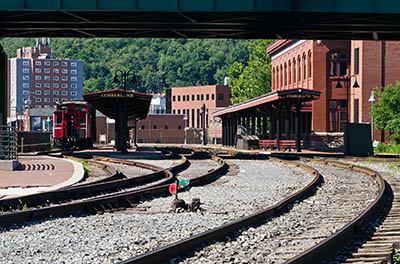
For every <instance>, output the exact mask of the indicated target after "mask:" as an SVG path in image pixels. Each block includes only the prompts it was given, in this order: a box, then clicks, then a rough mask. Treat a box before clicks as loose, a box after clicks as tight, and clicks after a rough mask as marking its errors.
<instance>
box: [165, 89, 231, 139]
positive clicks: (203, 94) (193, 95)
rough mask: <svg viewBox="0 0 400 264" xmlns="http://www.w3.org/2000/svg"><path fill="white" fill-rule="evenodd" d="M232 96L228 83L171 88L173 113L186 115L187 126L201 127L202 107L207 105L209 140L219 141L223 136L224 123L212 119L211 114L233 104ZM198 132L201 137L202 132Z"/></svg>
mask: <svg viewBox="0 0 400 264" xmlns="http://www.w3.org/2000/svg"><path fill="white" fill-rule="evenodd" d="M230 98H231V88H230V87H229V86H226V85H207V86H190V87H175V88H172V89H171V110H172V113H173V114H183V115H185V119H186V125H185V126H186V127H187V128H192V129H201V128H202V125H201V122H202V119H201V111H202V110H201V109H202V107H203V105H205V113H204V116H205V128H206V130H207V138H208V141H209V142H210V143H211V142H212V141H214V140H215V141H218V142H219V141H220V139H221V138H222V132H221V131H222V125H221V123H220V122H218V121H219V120H218V121H216V120H212V118H211V114H212V113H213V112H215V111H218V110H220V109H222V108H224V107H227V106H229V105H231V101H230ZM196 133H197V132H196ZM197 134H198V136H199V137H201V133H197Z"/></svg>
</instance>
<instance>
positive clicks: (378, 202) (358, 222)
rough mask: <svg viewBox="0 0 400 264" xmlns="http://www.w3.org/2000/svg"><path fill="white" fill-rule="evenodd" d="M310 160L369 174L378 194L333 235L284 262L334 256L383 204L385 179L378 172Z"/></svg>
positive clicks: (292, 263) (295, 263) (299, 262)
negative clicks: (377, 186)
mask: <svg viewBox="0 0 400 264" xmlns="http://www.w3.org/2000/svg"><path fill="white" fill-rule="evenodd" d="M310 161H311V162H316V163H317V162H318V163H322V164H327V165H332V166H337V167H342V168H348V169H352V170H355V171H358V172H362V173H365V174H368V175H369V176H371V177H372V178H374V179H375V180H376V182H377V183H378V185H379V194H378V196H377V197H376V199H375V200H374V201H373V202H372V203H371V204H370V205H369V206H368V207H367V208H366V209H364V210H363V212H362V213H361V214H360V215H359V216H357V217H356V218H354V219H353V220H352V221H351V222H350V223H348V224H346V225H345V226H344V227H342V228H341V229H339V230H338V231H336V232H335V233H334V234H333V235H331V236H329V237H327V238H326V239H324V240H323V241H321V242H320V243H318V244H317V245H315V246H313V247H311V248H309V249H307V250H306V251H304V252H303V253H301V254H299V255H297V256H296V257H294V258H292V259H290V260H288V261H287V262H285V263H287V264H303V263H304V264H306V263H320V262H322V261H323V260H326V259H327V258H329V257H332V256H334V255H335V254H336V252H335V250H337V249H340V248H342V247H344V246H345V245H346V244H347V243H349V242H351V241H354V240H356V238H357V236H358V235H360V234H362V232H363V226H365V225H366V224H367V223H368V222H370V221H372V220H373V219H375V218H376V216H377V215H378V214H379V212H380V211H381V210H382V208H383V206H384V204H385V193H386V186H385V181H384V180H383V178H382V176H381V175H380V174H379V173H378V172H376V171H374V170H371V169H368V168H365V167H361V166H356V165H351V164H344V163H340V162H334V161H322V160H313V159H311V160H310ZM349 198H350V197H349Z"/></svg>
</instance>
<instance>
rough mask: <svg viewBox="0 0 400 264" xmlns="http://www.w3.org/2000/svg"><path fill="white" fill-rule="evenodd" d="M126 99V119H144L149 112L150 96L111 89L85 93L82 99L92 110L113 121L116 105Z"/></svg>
mask: <svg viewBox="0 0 400 264" xmlns="http://www.w3.org/2000/svg"><path fill="white" fill-rule="evenodd" d="M124 97H125V98H126V108H127V109H126V112H127V117H128V119H129V118H131V117H136V118H139V119H145V118H146V116H147V113H148V112H149V107H150V102H151V99H152V97H153V96H152V95H151V94H145V93H139V92H133V91H124V90H123V89H113V90H107V91H101V92H94V93H87V94H84V95H83V98H84V99H85V100H86V101H87V102H88V103H89V104H91V105H92V106H93V107H94V108H96V109H97V110H99V111H100V112H101V113H103V114H104V115H105V116H107V117H108V118H112V119H115V112H116V111H117V110H116V109H117V108H116V107H115V106H116V104H122V103H123V100H124Z"/></svg>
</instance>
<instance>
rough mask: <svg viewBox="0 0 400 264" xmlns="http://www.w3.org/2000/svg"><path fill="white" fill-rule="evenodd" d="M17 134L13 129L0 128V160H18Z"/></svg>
mask: <svg viewBox="0 0 400 264" xmlns="http://www.w3.org/2000/svg"><path fill="white" fill-rule="evenodd" d="M17 151H18V144H17V133H16V132H15V128H14V127H10V126H0V159H5V160H16V159H18V153H17Z"/></svg>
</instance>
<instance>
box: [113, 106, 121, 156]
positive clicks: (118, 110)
mask: <svg viewBox="0 0 400 264" xmlns="http://www.w3.org/2000/svg"><path fill="white" fill-rule="evenodd" d="M114 119H115V148H116V150H117V151H121V146H120V144H121V143H120V141H121V138H120V136H121V135H120V131H121V104H120V103H117V102H116V103H115V118H114Z"/></svg>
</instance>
